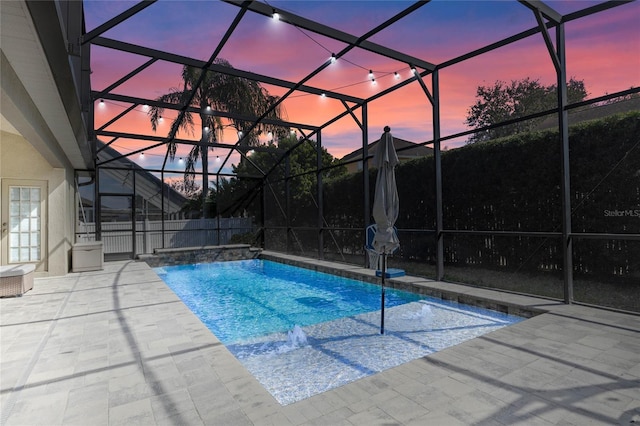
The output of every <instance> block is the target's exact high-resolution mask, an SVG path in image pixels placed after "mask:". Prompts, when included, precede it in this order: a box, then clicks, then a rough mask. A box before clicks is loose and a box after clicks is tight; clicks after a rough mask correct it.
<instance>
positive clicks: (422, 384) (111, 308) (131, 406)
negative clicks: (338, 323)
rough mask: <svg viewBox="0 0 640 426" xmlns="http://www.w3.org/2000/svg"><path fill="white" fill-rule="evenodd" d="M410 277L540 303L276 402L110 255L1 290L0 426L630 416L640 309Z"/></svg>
mask: <svg viewBox="0 0 640 426" xmlns="http://www.w3.org/2000/svg"><path fill="white" fill-rule="evenodd" d="M314 263H317V262H316V261H314ZM323 263H328V262H323ZM336 267H338V268H345V266H344V265H337V266H336ZM349 268H353V269H354V270H357V269H360V268H355V267H349ZM409 279H415V280H419V281H421V282H422V281H424V283H421V284H422V285H427V286H434V287H435V288H443V289H446V290H447V291H453V292H461V293H465V294H473V293H474V292H477V293H478V294H481V295H482V297H494V298H495V299H496V300H502V301H505V302H508V303H513V304H518V305H521V306H526V307H529V308H535V309H543V310H546V311H548V313H544V314H541V315H538V316H536V317H534V318H531V319H528V320H526V321H523V322H521V323H518V324H516V325H514V326H511V327H508V328H504V329H501V330H498V331H496V332H493V333H490V334H487V335H485V336H483V337H480V338H476V339H473V340H470V341H467V342H465V343H463V344H460V345H457V346H454V347H451V348H449V349H446V350H444V351H441V352H438V353H435V354H433V355H429V356H427V357H424V358H421V359H418V360H415V361H412V362H410V363H407V364H404V365H402V366H399V367H396V368H393V369H390V370H387V371H384V372H382V373H379V374H376V375H374V376H370V377H367V378H364V379H361V380H358V381H356V382H352V383H350V384H348V385H346V386H342V387H340V388H337V389H335V390H332V391H329V392H325V393H323V394H320V395H316V396H314V397H311V398H308V399H305V400H303V401H300V402H297V403H294V404H290V405H287V406H281V405H280V404H278V403H277V402H276V401H275V400H274V399H273V397H272V396H271V395H270V394H269V393H268V392H267V391H266V390H265V389H264V388H263V387H262V386H261V385H260V384H259V383H258V382H257V381H256V380H255V379H254V378H253V377H252V376H251V375H250V374H249V373H248V372H247V371H246V370H245V369H244V368H243V366H242V365H241V364H240V362H239V361H237V360H236V359H235V358H234V357H233V355H231V353H230V352H228V351H227V349H226V348H225V347H224V345H222V344H221V343H220V342H219V341H218V339H217V338H216V337H215V336H214V335H213V334H212V333H211V332H210V331H209V330H208V329H207V328H206V327H205V326H204V325H203V324H202V323H201V322H200V321H199V320H198V319H197V318H196V317H195V316H194V315H193V314H192V313H191V312H190V311H189V309H188V308H187V307H186V306H185V305H184V304H183V303H182V302H181V301H180V300H179V299H178V297H177V296H176V295H175V294H174V293H173V292H172V291H171V290H170V289H169V288H168V287H167V286H166V285H165V284H164V283H163V282H162V281H161V280H160V279H159V278H158V276H157V275H156V274H155V273H154V272H153V271H152V270H151V269H150V268H149V267H148V266H147V264H145V263H141V262H133V261H128V262H110V263H106V264H105V269H104V270H103V271H97V272H85V273H70V274H68V275H66V276H64V277H60V278H46V279H45V278H41V279H36V280H35V284H34V289H33V290H32V291H30V292H29V293H27V294H25V295H24V296H23V297H19V298H6V299H0V319H1V324H0V326H1V327H0V333H1V334H0V344H1V353H0V357H1V358H0V362H1V365H0V367H1V369H0V388H1V391H0V403H1V405H0V407H1V408H2V412H1V424H2V425H5V424H6V425H36V424H46V425H54V424H65V425H72V424H78V425H135V424H139V425H153V424H166V425H169V424H171V425H199V424H214V425H252V424H255V425H269V424H271V425H375V424H387V425H389V424H406V425H426V424H429V425H516V424H522V425H584V424H607V425H610V424H623V425H631V424H640V317H639V316H633V315H625V314H621V313H615V312H610V311H606V310H600V309H593V308H588V307H583V306H575V305H563V304H560V303H556V302H553V301H549V300H543V299H536V298H532V297H525V296H518V295H512V294H505V293H499V292H493V291H490V290H483V289H474V288H471V287H465V286H457V285H454V284H446V283H438V282H429V281H425V280H424V279H418V278H409Z"/></svg>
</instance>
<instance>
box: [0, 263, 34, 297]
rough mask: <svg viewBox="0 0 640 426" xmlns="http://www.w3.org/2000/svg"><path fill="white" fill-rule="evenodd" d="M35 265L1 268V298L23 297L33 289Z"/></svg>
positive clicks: (5, 266) (4, 266)
mask: <svg viewBox="0 0 640 426" xmlns="http://www.w3.org/2000/svg"><path fill="white" fill-rule="evenodd" d="M35 270H36V266H35V265H34V264H21V265H3V266H0V297H6V296H22V295H23V294H24V293H25V292H27V291H29V290H31V289H32V288H33V271H35Z"/></svg>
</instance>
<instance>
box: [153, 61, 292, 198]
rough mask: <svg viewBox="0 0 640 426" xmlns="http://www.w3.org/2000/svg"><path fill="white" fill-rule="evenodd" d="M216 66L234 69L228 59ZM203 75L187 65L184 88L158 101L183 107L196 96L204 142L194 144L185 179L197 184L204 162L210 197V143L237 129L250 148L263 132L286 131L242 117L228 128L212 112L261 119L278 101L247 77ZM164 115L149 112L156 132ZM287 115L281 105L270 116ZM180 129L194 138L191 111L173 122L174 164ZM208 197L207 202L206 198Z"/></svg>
mask: <svg viewBox="0 0 640 426" xmlns="http://www.w3.org/2000/svg"><path fill="white" fill-rule="evenodd" d="M214 63H215V64H217V65H221V66H224V67H227V68H233V67H232V66H231V64H229V62H227V61H226V60H224V59H216V60H215V61H214ZM201 76H202V70H201V69H200V68H194V67H190V66H184V67H183V69H182V81H183V86H182V88H181V89H179V88H172V89H170V91H169V93H167V94H165V95H162V96H160V97H158V98H157V100H158V101H159V102H163V103H172V104H176V105H181V106H182V105H184V104H185V103H186V102H187V101H189V99H190V98H191V97H192V99H191V105H192V106H195V107H197V108H199V111H200V113H199V115H200V122H201V126H200V127H201V134H200V141H199V142H200V143H196V144H194V145H193V147H192V148H191V151H190V152H189V156H188V157H187V159H186V165H185V174H184V180H185V186H190V185H192V184H193V181H194V179H195V165H196V162H197V161H198V160H199V159H202V174H203V176H202V187H203V188H202V191H203V193H204V194H205V195H208V193H209V182H208V179H209V178H208V174H209V173H208V159H207V155H206V153H207V152H208V150H209V149H210V148H211V147H210V144H212V143H215V142H217V141H218V140H220V138H221V136H222V132H223V130H224V128H225V127H226V126H231V127H233V128H234V129H235V130H236V131H237V132H243V133H242V135H243V142H242V144H243V145H246V146H251V145H256V144H257V143H259V142H258V137H259V136H260V134H262V133H263V132H269V131H274V132H275V131H280V132H282V129H281V128H279V127H276V126H273V125H269V124H264V123H258V124H257V125H256V126H253V122H248V121H246V119H242V118H231V119H230V120H229V123H230V124H227V125H225V123H224V122H223V121H222V119H221V118H220V117H218V116H215V115H214V114H213V113H212V112H211V111H224V112H229V113H233V114H237V115H238V116H244V117H248V118H253V117H256V118H257V117H259V116H261V115H263V114H264V113H266V112H267V111H268V110H269V109H270V107H271V106H272V105H274V104H275V103H276V102H277V100H278V98H277V97H275V96H271V95H270V94H269V92H268V91H267V90H266V89H264V88H262V86H260V84H259V83H257V82H255V81H251V80H248V79H245V78H241V77H236V76H232V75H228V74H222V73H218V72H212V71H207V72H206V74H205V76H204V77H203V78H201ZM163 113H164V108H162V107H158V106H153V107H151V109H150V110H149V117H150V121H151V127H152V129H153V131H156V130H157V128H158V124H159V122H160V119H161V117H162V114H163ZM283 115H284V110H283V109H282V108H281V106H280V105H278V106H277V107H276V108H273V110H272V111H271V112H270V113H269V114H268V115H267V117H268V118H273V119H280V118H281V117H282V116H283ZM252 127H253V128H252ZM179 130H184V131H186V132H189V133H190V134H192V135H193V133H194V117H193V115H192V114H191V112H189V111H185V112H184V113H181V114H179V115H178V117H177V118H175V119H174V120H173V122H172V123H171V127H170V130H169V133H168V135H167V138H168V140H169V142H168V144H167V151H168V156H169V158H170V159H171V160H172V161H173V159H175V155H176V148H177V144H176V142H175V140H174V138H175V136H176V134H177V133H178V131H179ZM204 198H205V199H206V197H204Z"/></svg>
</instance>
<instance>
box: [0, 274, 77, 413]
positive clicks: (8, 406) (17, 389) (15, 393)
mask: <svg viewBox="0 0 640 426" xmlns="http://www.w3.org/2000/svg"><path fill="white" fill-rule="evenodd" d="M79 281H80V280H79V278H77V279H76V280H75V282H74V283H73V286H72V288H71V291H70V292H68V293H67V295H66V296H65V298H64V300H62V303H61V304H60V307H59V308H58V310H57V312H56V314H55V315H54V316H53V319H52V320H51V323H50V324H49V327H48V328H47V331H46V332H45V333H44V335H43V336H42V338H41V339H40V342H39V343H38V347H37V349H36V350H35V351H34V352H33V354H32V355H31V358H30V359H29V362H28V363H27V365H26V366H25V367H24V369H23V371H22V374H20V376H19V378H18V381H17V382H16V383H15V385H14V386H13V390H12V391H11V393H10V394H9V397H8V398H7V400H6V402H5V404H4V406H3V407H2V417H1V418H0V424H6V423H7V420H8V419H9V417H10V416H11V413H12V412H13V408H14V406H15V404H16V402H17V400H18V398H19V396H20V393H21V392H22V389H24V387H25V384H26V382H27V380H28V379H29V376H30V375H31V373H32V372H33V369H34V367H35V365H36V363H37V362H38V359H39V358H40V355H41V354H42V351H43V350H44V348H45V346H46V344H47V342H48V341H49V338H50V337H51V335H52V334H53V331H54V330H55V328H56V325H57V323H58V318H59V317H60V316H61V314H62V312H64V309H65V307H66V306H67V303H68V302H69V299H71V296H72V294H73V291H74V290H75V288H76V286H77V285H78V282H79Z"/></svg>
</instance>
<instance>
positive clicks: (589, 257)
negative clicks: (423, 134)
mask: <svg viewBox="0 0 640 426" xmlns="http://www.w3.org/2000/svg"><path fill="white" fill-rule="evenodd" d="M569 143H570V171H571V173H570V182H571V200H570V201H571V206H572V215H571V217H572V229H573V232H577V233H579V232H590V233H623V234H638V233H640V112H638V111H636V112H632V113H627V114H621V115H615V116H611V117H608V118H605V119H602V120H594V121H590V122H585V123H580V124H578V125H575V126H571V127H570V130H569ZM560 149H561V147H560V141H559V137H558V132H557V131H544V132H535V133H526V134H518V135H514V136H511V137H508V138H502V139H497V140H493V141H488V142H483V143H476V144H472V145H467V146H464V147H462V148H459V149H455V150H451V151H447V152H443V154H442V182H443V221H444V228H445V229H448V230H482V231H518V232H534V231H535V232H559V231H561V229H562V221H561V218H562V202H561V181H562V176H561V150H560ZM375 173H376V172H375V171H371V174H370V182H371V188H370V190H371V194H370V197H371V198H370V199H371V200H373V185H374V182H375ZM396 179H397V182H398V192H399V198H400V217H399V219H398V222H397V227H398V228H399V229H421V230H433V229H434V228H435V211H434V206H435V190H434V161H433V157H425V158H421V159H417V160H413V161H410V162H407V163H403V164H401V165H399V166H398V168H397V169H396ZM324 191H325V192H324V202H325V205H326V206H330V207H327V208H325V218H326V220H327V222H328V224H329V225H330V226H335V227H360V226H362V224H363V204H362V201H361V199H362V195H361V194H362V175H361V173H356V174H353V175H348V176H344V177H341V178H339V179H336V180H332V181H329V182H325V185H324ZM412 235H413V234H412V233H407V235H406V236H404V238H403V236H402V235H401V238H403V240H404V241H403V246H402V254H401V255H402V256H403V257H405V258H407V259H418V260H427V261H429V260H433V256H434V253H433V240H432V239H431V240H429V239H425V238H422V237H415V235H413V236H412ZM445 242H446V247H445V250H446V259H445V260H446V262H448V263H453V264H460V265H464V264H482V265H483V267H487V268H501V269H505V268H506V269H507V270H520V271H539V270H559V269H561V267H562V254H561V249H560V247H561V246H560V244H561V241H560V239H557V238H539V237H504V236H496V237H460V236H459V237H448V238H447V239H446V240H445ZM359 244H360V242H354V243H353V246H358V245H359ZM574 248H575V252H574V253H575V255H574V264H575V268H576V272H577V273H578V274H583V275H585V276H598V277H611V276H616V277H617V278H623V279H631V280H638V279H640V265H639V262H640V242H638V241H630V240H620V239H615V238H611V239H607V240H587V239H580V238H576V239H575V246H574Z"/></svg>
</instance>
